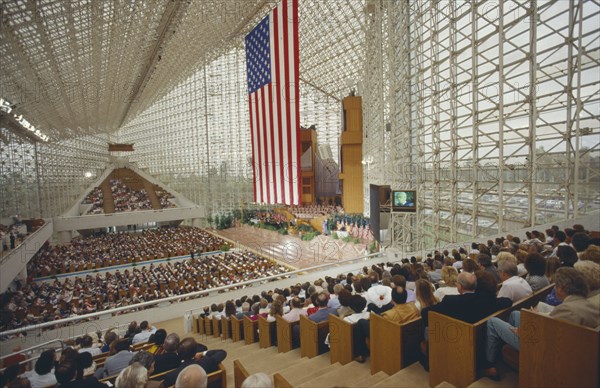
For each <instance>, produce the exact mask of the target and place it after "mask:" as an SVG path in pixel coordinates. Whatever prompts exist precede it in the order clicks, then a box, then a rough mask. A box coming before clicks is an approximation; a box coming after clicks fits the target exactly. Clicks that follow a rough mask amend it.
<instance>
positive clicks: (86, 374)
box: [75, 352, 107, 388]
mask: <svg viewBox="0 0 600 388" xmlns="http://www.w3.org/2000/svg"><path fill="white" fill-rule="evenodd" d="M76 365H77V377H76V378H75V381H76V382H77V383H78V384H79V385H78V386H81V387H90V388H105V387H107V385H106V384H103V383H101V382H99V381H98V379H97V378H96V377H95V376H94V372H95V371H96V363H95V362H94V361H93V360H92V355H91V354H89V353H88V352H84V353H79V354H78V355H77V359H76Z"/></svg>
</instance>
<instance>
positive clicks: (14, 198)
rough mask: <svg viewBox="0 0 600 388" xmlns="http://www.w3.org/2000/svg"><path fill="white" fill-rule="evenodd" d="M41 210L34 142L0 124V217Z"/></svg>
mask: <svg viewBox="0 0 600 388" xmlns="http://www.w3.org/2000/svg"><path fill="white" fill-rule="evenodd" d="M41 213H42V209H41V203H40V192H39V190H38V174H37V170H36V149H35V143H33V142H32V141H30V140H29V139H28V138H24V137H21V136H19V135H16V134H15V133H13V132H11V131H9V130H8V129H6V128H4V127H0V219H12V218H13V217H15V216H18V217H20V218H32V217H40V216H41ZM7 222H8V220H7Z"/></svg>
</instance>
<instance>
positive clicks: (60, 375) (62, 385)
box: [54, 359, 80, 388]
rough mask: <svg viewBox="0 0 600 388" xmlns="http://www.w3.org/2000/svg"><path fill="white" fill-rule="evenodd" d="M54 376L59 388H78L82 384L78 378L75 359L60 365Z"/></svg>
mask: <svg viewBox="0 0 600 388" xmlns="http://www.w3.org/2000/svg"><path fill="white" fill-rule="evenodd" d="M54 376H55V377H56V381H57V382H58V384H57V385H56V387H57V388H77V387H80V384H79V383H80V382H79V381H77V380H75V379H76V378H77V364H76V361H75V360H74V359H67V360H65V361H63V362H62V363H60V365H58V366H57V367H56V369H55V371H54Z"/></svg>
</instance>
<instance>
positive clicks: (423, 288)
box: [415, 279, 439, 311]
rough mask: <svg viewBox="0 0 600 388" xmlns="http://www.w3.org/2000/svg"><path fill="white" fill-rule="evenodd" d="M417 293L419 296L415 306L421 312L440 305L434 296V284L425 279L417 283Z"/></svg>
mask: <svg viewBox="0 0 600 388" xmlns="http://www.w3.org/2000/svg"><path fill="white" fill-rule="evenodd" d="M415 291H416V294H417V301H416V302H415V306H416V307H417V309H418V310H419V311H422V310H423V309H424V308H426V307H429V306H433V305H434V304H438V302H439V301H438V300H437V298H436V297H435V296H434V295H433V291H434V289H433V284H431V282H429V281H428V280H425V279H419V280H417V281H416V282H415Z"/></svg>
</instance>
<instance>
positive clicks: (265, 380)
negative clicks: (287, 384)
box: [176, 373, 273, 388]
mask: <svg viewBox="0 0 600 388" xmlns="http://www.w3.org/2000/svg"><path fill="white" fill-rule="evenodd" d="M176 388H177V387H176ZM242 388H273V380H272V379H271V378H270V377H269V375H267V374H266V373H255V374H253V375H250V376H248V377H246V379H245V380H244V382H243V383H242Z"/></svg>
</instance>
